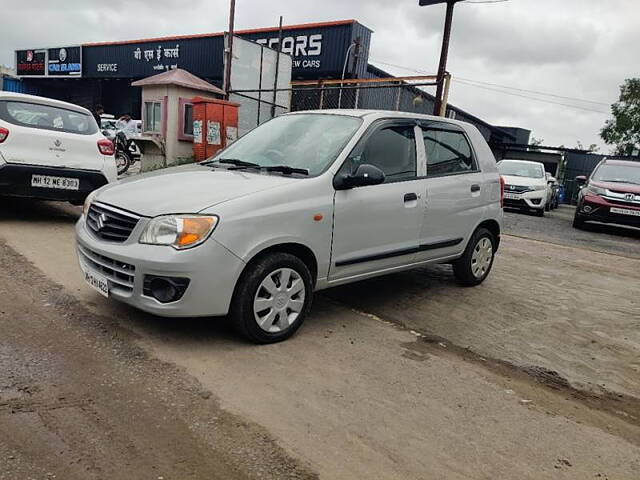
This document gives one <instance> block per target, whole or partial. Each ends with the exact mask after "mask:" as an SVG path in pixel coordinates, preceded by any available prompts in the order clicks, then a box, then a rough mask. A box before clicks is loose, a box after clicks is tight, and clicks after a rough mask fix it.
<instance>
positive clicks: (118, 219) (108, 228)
mask: <svg viewBox="0 0 640 480" xmlns="http://www.w3.org/2000/svg"><path fill="white" fill-rule="evenodd" d="M138 220H140V217H138V216H137V215H134V214H133V213H128V212H123V211H122V210H119V209H116V208H113V207H109V206H107V205H104V204H102V203H92V204H91V206H90V207H89V211H88V212H87V226H88V227H89V230H91V232H92V233H93V234H94V235H95V236H97V237H98V238H101V239H103V240H109V241H111V242H117V243H122V242H124V241H126V240H127V239H128V238H129V236H130V235H131V232H132V231H133V229H134V228H135V226H136V225H137V224H138Z"/></svg>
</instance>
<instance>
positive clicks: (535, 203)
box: [504, 190, 547, 210]
mask: <svg viewBox="0 0 640 480" xmlns="http://www.w3.org/2000/svg"><path fill="white" fill-rule="evenodd" d="M507 196H513V198H507ZM546 200H547V192H545V191H544V190H535V191H533V192H525V193H511V192H505V198H504V206H505V207H506V208H522V209H532V210H541V209H543V208H544V206H545V204H546Z"/></svg>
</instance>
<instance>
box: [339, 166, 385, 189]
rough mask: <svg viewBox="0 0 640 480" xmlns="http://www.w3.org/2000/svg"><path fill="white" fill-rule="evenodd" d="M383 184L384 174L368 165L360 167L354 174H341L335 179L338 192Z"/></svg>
mask: <svg viewBox="0 0 640 480" xmlns="http://www.w3.org/2000/svg"><path fill="white" fill-rule="evenodd" d="M381 183H384V172H383V171H382V170H380V169H379V168H378V167H374V166H373V165H369V164H367V163H364V164H362V165H360V166H359V167H358V168H357V169H356V172H355V173H353V174H339V175H336V177H335V178H334V179H333V187H334V188H335V189H336V190H348V189H350V188H354V187H364V186H367V185H379V184H381Z"/></svg>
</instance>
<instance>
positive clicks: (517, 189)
mask: <svg viewBox="0 0 640 480" xmlns="http://www.w3.org/2000/svg"><path fill="white" fill-rule="evenodd" d="M504 191H505V192H508V193H525V192H530V191H532V190H531V189H530V188H529V187H527V186H522V185H505V186H504Z"/></svg>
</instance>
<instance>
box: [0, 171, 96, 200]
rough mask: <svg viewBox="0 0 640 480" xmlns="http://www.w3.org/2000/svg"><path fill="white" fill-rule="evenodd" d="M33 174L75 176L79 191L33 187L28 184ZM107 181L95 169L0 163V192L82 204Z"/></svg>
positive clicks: (1, 193)
mask: <svg viewBox="0 0 640 480" xmlns="http://www.w3.org/2000/svg"><path fill="white" fill-rule="evenodd" d="M33 175H47V176H52V177H66V178H77V179H78V180H79V181H80V185H79V188H78V190H63V189H57V188H43V187H33V186H31V178H32V176H33ZM107 183H108V180H107V178H106V177H105V176H104V174H103V173H102V172H100V171H95V170H81V169H74V168H62V167H43V166H40V165H23V164H17V163H3V164H0V195H7V196H12V197H29V198H37V199H41V200H64V201H71V202H76V203H82V202H83V201H84V199H85V198H86V197H87V195H89V193H91V192H92V191H94V190H96V189H98V188H100V187H102V186H103V185H106V184H107Z"/></svg>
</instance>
